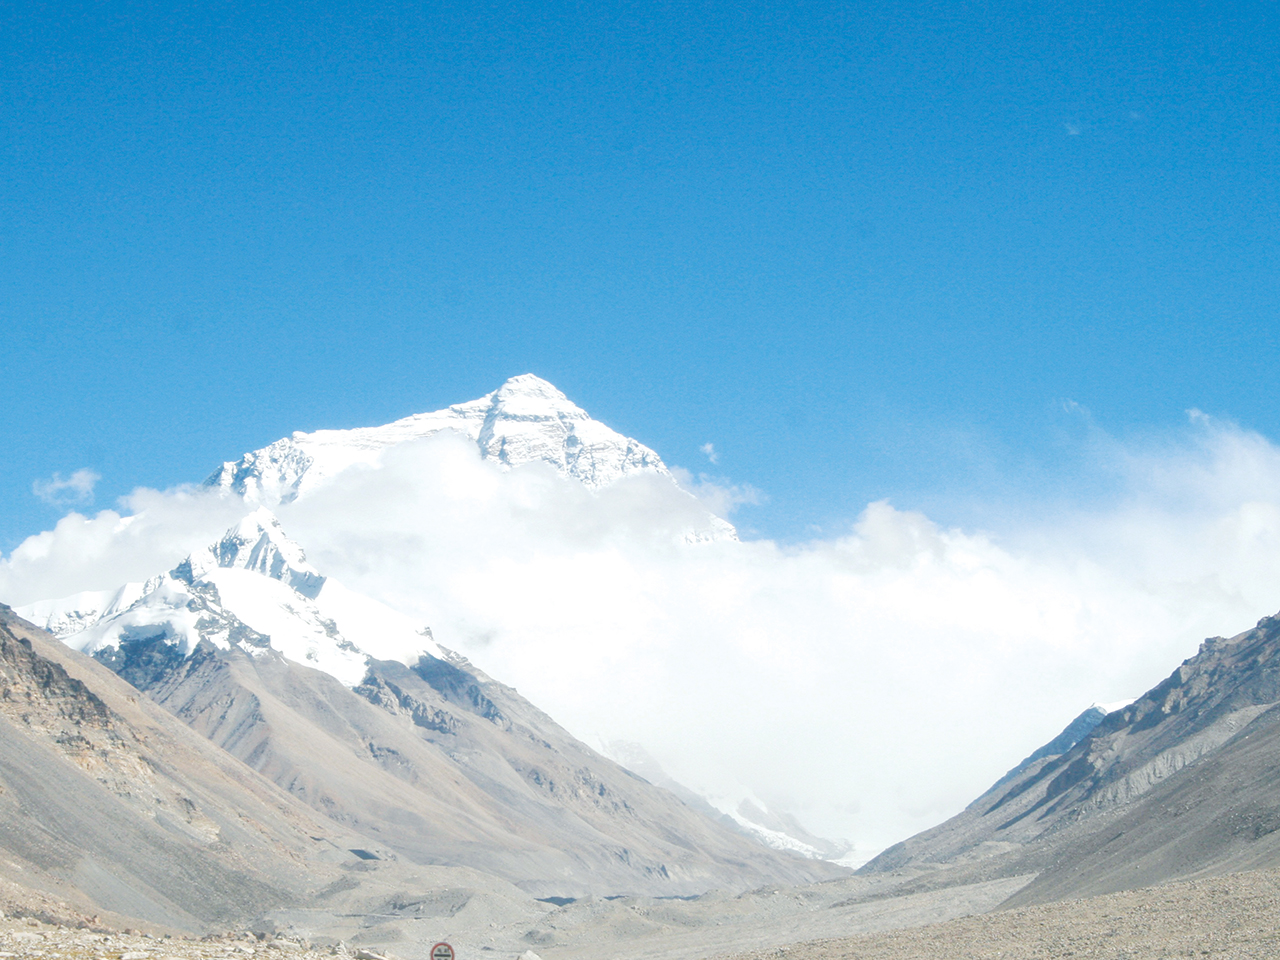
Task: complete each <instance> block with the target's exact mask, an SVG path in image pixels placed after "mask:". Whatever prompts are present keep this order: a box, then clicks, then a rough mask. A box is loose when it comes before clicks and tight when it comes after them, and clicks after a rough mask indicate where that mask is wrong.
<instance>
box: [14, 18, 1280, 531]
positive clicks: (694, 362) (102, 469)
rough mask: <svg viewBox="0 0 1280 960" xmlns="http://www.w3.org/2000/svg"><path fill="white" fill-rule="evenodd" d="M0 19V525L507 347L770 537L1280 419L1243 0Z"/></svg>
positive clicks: (1033, 491) (1269, 256) (1003, 488)
mask: <svg viewBox="0 0 1280 960" xmlns="http://www.w3.org/2000/svg"><path fill="white" fill-rule="evenodd" d="M0 18H3V19H2V21H0V121H2V123H0V217H2V221H3V223H4V224H5V228H4V229H3V230H0V321H2V322H3V328H4V331H5V336H4V341H3V342H4V346H3V349H4V359H5V362H4V365H3V368H2V369H3V376H2V377H0V410H3V413H2V414H0V417H2V418H3V419H2V420H0V424H2V426H0V435H2V436H3V438H4V440H5V443H6V449H7V451H8V453H9V461H8V467H7V468H6V469H5V470H4V471H3V472H2V474H0V503H2V504H3V506H2V507H0V549H4V550H6V551H7V550H9V549H11V548H12V547H13V546H14V545H16V544H17V543H18V542H19V541H20V540H21V539H22V538H23V537H25V536H27V535H28V534H31V533H34V532H35V531H37V530H40V529H43V528H46V527H48V526H49V525H50V524H51V523H52V522H53V521H54V520H55V519H56V517H57V516H58V515H59V513H60V512H61V511H60V509H59V508H57V507H54V506H50V505H47V504H45V503H42V502H41V501H40V500H39V499H38V498H37V497H36V496H35V495H34V494H33V492H32V484H33V483H34V482H35V481H38V480H41V479H47V478H49V477H51V476H52V475H53V474H54V473H55V472H59V473H61V474H62V475H63V476H68V475H70V474H71V473H72V472H73V471H75V470H77V469H81V468H88V469H91V470H93V471H95V472H97V473H98V474H101V477H102V479H101V481H100V482H99V484H98V487H97V491H96V504H97V506H104V505H110V504H111V503H112V502H114V499H115V498H116V497H118V496H119V495H121V494H123V493H126V492H127V491H129V490H130V489H132V488H133V487H135V486H138V485H147V486H153V487H165V486H168V485H171V484H175V483H180V482H185V481H192V480H198V479H201V478H202V477H203V476H205V475H206V474H207V473H208V472H209V471H210V470H211V469H212V468H213V467H214V466H216V465H217V463H219V462H220V461H222V460H223V459H227V458H232V457H235V456H238V455H239V454H240V453H241V452H243V451H245V450H248V449H252V448H255V447H258V446H261V445H263V444H265V443H267V442H269V441H271V440H273V439H276V438H277V437H279V436H282V435H285V434H287V433H288V432H289V431H291V430H294V429H314V428H317V427H343V426H354V425H359V424H371V423H379V422H385V421H387V420H390V419H393V418H395V417H399V416H403V415H406V414H408V413H412V412H416V411H421V410H427V409H435V408H438V407H441V406H444V405H446V404H448V403H451V402H457V401H462V400H467V399H472V398H474V397H476V396H479V395H481V394H483V393H485V392H487V391H489V390H491V389H493V388H494V387H496V386H497V385H498V384H499V383H500V382H501V381H502V380H503V379H505V378H506V377H508V376H511V375H513V374H517V373H523V372H534V373H537V374H539V375H541V376H543V377H546V378H547V379H549V380H551V381H552V382H554V383H556V384H557V385H558V386H559V387H560V388H561V389H562V390H564V391H565V392H566V393H568V394H569V396H570V397H571V398H573V399H574V400H576V401H577V402H578V403H579V404H581V405H582V406H584V407H585V408H586V409H587V410H588V411H590V412H591V413H592V414H593V415H594V416H596V417H597V418H599V419H602V420H604V421H606V422H607V423H609V424H610V425H611V426H613V427H615V428H617V429H619V430H621V431H623V432H624V433H627V434H629V435H632V436H635V437H638V438H639V439H641V440H642V441H644V442H645V443H648V444H649V445H650V446H653V447H655V448H656V449H657V450H658V451H659V452H660V453H661V454H662V455H663V457H664V458H665V459H667V460H668V461H669V462H673V463H676V464H680V465H683V466H685V467H688V468H690V469H693V470H695V471H697V470H700V469H705V470H710V471H711V472H713V473H715V474H717V475H723V476H727V477H728V478H730V479H731V480H732V481H734V482H737V483H747V484H751V485H753V486H755V487H757V488H759V489H760V490H762V491H764V493H765V494H766V495H767V497H768V500H767V502H766V503H764V504H762V505H760V506H754V507H746V508H743V512H742V514H741V515H740V517H739V518H738V519H739V522H740V523H741V525H742V526H743V527H744V528H747V529H750V530H754V531H757V532H758V533H760V534H763V535H768V536H777V537H781V538H784V539H795V538H802V537H805V536H807V535H808V532H809V531H811V530H812V529H813V528H814V526H815V525H816V526H819V527H822V528H823V529H824V530H831V529H833V528H835V527H839V526H840V525H842V524H846V523H848V522H849V521H851V520H852V519H853V518H854V517H855V516H856V515H857V514H858V513H859V512H860V511H861V510H862V509H863V508H864V507H865V505H866V504H867V503H868V501H871V500H875V499H879V498H882V497H888V498H891V499H892V500H893V502H894V503H895V504H897V505H899V506H902V507H920V508H924V509H927V510H928V511H929V512H930V515H931V516H933V517H935V518H936V519H939V520H941V521H944V522H948V521H953V520H954V521H956V522H965V523H981V524H987V525H996V526H998V518H999V517H1000V516H1001V515H1002V512H1004V511H1017V510H1025V509H1027V504H1028V503H1032V504H1037V503H1042V502H1046V501H1053V502H1058V501H1072V500H1081V499H1088V498H1096V497H1104V498H1105V497H1107V496H1112V495H1115V490H1114V489H1113V486H1112V485H1111V480H1110V478H1109V477H1108V476H1107V475H1106V474H1105V472H1102V473H1100V472H1099V471H1098V470H1096V469H1095V468H1094V466H1093V465H1092V464H1091V461H1090V456H1089V450H1090V443H1091V440H1090V437H1091V436H1093V435H1094V433H1095V432H1096V431H1098V430H1101V431H1104V432H1106V433H1107V434H1110V435H1114V436H1117V437H1121V438H1129V439H1131V440H1132V439H1133V438H1137V439H1136V440H1135V441H1134V442H1139V443H1143V442H1159V441H1160V438H1166V439H1167V438H1169V437H1173V438H1175V440H1176V438H1177V437H1178V436H1179V435H1180V431H1183V430H1184V429H1185V427H1184V424H1185V422H1186V411H1187V410H1188V409H1190V408H1196V409H1201V410H1204V411H1206V412H1208V413H1210V414H1212V415H1214V416H1216V417H1220V418H1225V419H1229V420H1234V421H1236V422H1238V423H1240V424H1242V425H1243V426H1245V427H1247V428H1251V429H1256V430H1258V431H1260V432H1262V433H1263V434H1264V435H1266V436H1269V437H1277V436H1280V414H1278V413H1277V406H1276V403H1275V388H1274V382H1275V371H1276V369H1277V368H1278V366H1280V365H1278V363H1277V361H1278V360H1280V356H1278V353H1280V351H1278V350H1277V345H1276V339H1277V338H1276V334H1275V331H1276V328H1277V318H1276V303H1277V293H1278V290H1277V272H1276V269H1275V251H1276V249H1277V246H1276V240H1277V229H1278V228H1277V225H1278V224H1280V218H1278V217H1277V213H1278V212H1280V210H1278V209H1277V208H1278V203H1277V183H1278V182H1280V181H1278V180H1277V176H1276V173H1277V170H1276V166H1277V160H1276V157H1277V151H1276V140H1277V133H1278V132H1280V123H1278V122H1277V121H1278V120H1280V117H1278V113H1280V96H1277V93H1278V92H1280V91H1278V90H1277V71H1278V70H1280V55H1278V54H1280V51H1277V49H1276V46H1277V45H1276V36H1277V32H1276V29H1275V27H1276V23H1275V13H1274V10H1273V8H1271V7H1269V6H1264V5H1261V4H1244V5H1228V4H1214V5H1211V6H1208V5H1191V4H1178V3H1173V4H1170V3H1160V4H1148V5H1141V4H1120V5H1117V4H1103V3H1072V2H1068V3H1061V4H1054V5H1052V7H1051V8H1045V7H1044V6H1043V5H1030V4H1027V5H1015V4H1006V5H995V4H979V3H968V4H965V3H957V4H951V5H947V6H946V7H943V6H942V5H938V4H922V5H910V4H896V5H893V6H892V7H885V6H884V5H871V4H846V5H832V4H812V5H807V6H803V7H800V6H797V5H795V4H734V5H729V4H680V5H674V4H673V5H661V4H652V3H650V4H643V5H641V4H635V5H629V4H620V3H600V4H595V5H585V4H563V3H539V4H528V5H516V4H501V5H484V4H479V3H477V4H467V5H447V4H440V5H422V4H415V5H404V6H396V5H394V4H380V5H376V6H375V5H371V4H361V5H352V6H345V7H344V6H339V5H327V6H321V5H315V6H313V7H312V8H310V9H309V10H307V11H298V10H296V9H286V8H283V7H275V6H272V5H268V4H260V5H255V6H252V7H250V6H249V5H231V4H218V3H213V4H206V5H203V6H200V7H197V6H182V7H178V6H161V5H145V4H106V5H103V4H98V5H92V6H89V5H84V6H76V5H56V6H43V5H35V4H12V5H9V6H7V7H6V8H5V10H4V12H3V13H0ZM1066 401H1071V403H1066ZM1072 404H1076V405H1078V407H1077V406H1073V405H1072ZM1151 438H1156V439H1155V441H1152V439H1151ZM707 442H711V443H714V444H715V447H716V448H717V450H718V451H720V461H719V463H718V464H717V465H715V466H714V467H713V466H712V465H711V464H709V463H708V462H707V461H706V459H705V458H704V457H703V455H702V454H701V453H700V451H699V448H700V447H701V446H702V445H703V444H705V443H707ZM82 509H83V508H82Z"/></svg>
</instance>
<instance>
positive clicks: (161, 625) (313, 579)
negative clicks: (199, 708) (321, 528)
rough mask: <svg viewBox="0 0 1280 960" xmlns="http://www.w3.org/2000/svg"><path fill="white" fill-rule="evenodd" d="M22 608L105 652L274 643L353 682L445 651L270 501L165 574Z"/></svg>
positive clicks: (186, 652)
mask: <svg viewBox="0 0 1280 960" xmlns="http://www.w3.org/2000/svg"><path fill="white" fill-rule="evenodd" d="M18 613H19V614H20V615H21V616H23V617H26V618H27V619H28V620H31V621H32V622H34V623H36V624H37V625H39V626H42V627H44V628H45V629H46V630H49V631H50V632H51V633H53V634H55V635H56V636H57V637H59V638H60V639H61V640H63V641H64V642H65V643H66V644H67V645H68V646H71V647H73V648H75V649H77V650H80V651H82V652H83V653H88V654H91V655H93V656H97V657H99V658H100V659H107V660H111V659H112V658H116V657H119V656H121V655H122V652H127V650H128V649H130V648H131V647H133V646H135V645H139V646H140V647H148V648H151V649H154V650H158V651H163V650H168V651H169V652H170V655H177V656H190V655H191V654H192V653H194V652H195V650H196V648H197V647H198V646H199V644H200V642H201V641H206V642H208V643H211V644H213V645H214V646H215V647H218V648H220V649H223V650H226V649H229V648H231V647H233V646H234V647H240V648H241V649H243V650H245V651H246V652H248V653H250V654H252V655H254V656H261V655H264V654H267V653H269V652H270V651H272V650H274V651H275V652H276V653H278V654H279V655H281V656H283V657H285V658H287V659H289V660H293V661H295V662H298V663H304V664H306V665H308V666H311V667H315V668H316V669H319V670H323V671H325V672H326V673H329V674H332V675H333V676H335V677H337V678H338V679H339V680H341V681H342V682H343V683H345V684H346V685H347V686H355V685H357V684H359V683H360V682H361V680H363V679H364V676H365V674H366V673H367V670H368V664H369V659H370V658H374V659H378V660H395V661H399V662H401V663H405V664H412V663H416V662H417V660H418V658H419V657H421V656H422V655H423V654H424V653H425V654H429V655H430V656H433V657H438V658H442V657H445V656H447V654H446V652H445V651H444V650H443V648H441V647H439V646H438V645H437V644H436V643H435V641H434V640H432V639H431V636H430V631H429V630H427V631H424V630H423V629H421V628H420V625H418V624H415V623H414V622H412V621H411V620H409V618H407V617H405V616H403V615H401V614H399V613H396V612H395V611H394V610H392V609H390V608H389V607H387V606H385V605H383V604H381V603H379V602H377V601H376V600H373V599H370V598H369V597H365V596H362V595H360V594H357V593H354V592H353V591H351V590H348V589H347V588H346V587H344V586H343V585H342V584H340V583H338V582H337V581H335V580H332V579H329V578H326V577H324V576H322V575H321V574H320V573H319V572H318V571H317V570H316V569H315V568H314V567H312V566H311V565H310V564H309V563H307V561H306V557H305V555H304V553H303V551H302V548H301V547H300V546H299V545H298V544H296V543H294V542H293V541H292V540H290V539H289V538H288V537H287V536H286V535H285V533H284V530H283V529H282V528H281V526H280V522H279V521H278V520H277V519H276V517H275V516H274V515H273V514H272V513H271V512H270V511H268V510H266V509H265V508H259V509H257V510H255V511H254V512H253V513H251V514H249V515H248V516H246V517H245V518H244V519H243V520H241V521H240V522H239V523H238V524H236V525H235V526H234V527H232V528H231V529H230V530H228V531H227V532H226V534H225V535H224V536H223V537H222V538H221V539H220V540H219V541H218V542H217V543H214V544H212V545H210V546H209V547H207V548H205V549H204V550H200V551H197V552H196V553H194V554H192V555H191V556H188V557H187V558H186V559H184V560H183V561H182V562H181V563H179V564H178V565H177V566H176V567H174V568H173V569H172V570H171V571H169V572H168V573H164V574H160V575H158V576H155V577H152V578H151V579H150V580H147V581H146V582H144V583H129V584H125V585H124V586H122V587H119V588H118V589H116V590H114V591H100V592H92V593H82V594H76V595H75V596H72V597H66V598H64V599H61V600H46V601H41V602H39V603H34V604H30V605H28V606H26V607H22V608H19V610H18ZM160 644H162V645H163V646H157V645H160Z"/></svg>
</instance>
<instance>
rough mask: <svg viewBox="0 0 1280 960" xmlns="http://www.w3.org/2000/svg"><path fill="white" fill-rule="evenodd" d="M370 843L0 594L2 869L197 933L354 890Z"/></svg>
mask: <svg viewBox="0 0 1280 960" xmlns="http://www.w3.org/2000/svg"><path fill="white" fill-rule="evenodd" d="M362 842H363V841H362V839H361V838H359V837H358V836H357V835H356V834H354V833H353V832H352V831H350V830H348V829H346V828H345V827H343V826H342V825H341V824H338V823H336V822H334V821H332V820H329V819H327V818H325V817H322V816H319V815H317V814H315V813H314V812H313V811H312V810H311V809H310V808H308V807H307V806H306V805H304V804H302V803H300V802H298V801H297V800H296V799H294V798H293V797H291V796H289V794H288V793H286V792H285V791H283V790H281V789H279V788H278V787H276V786H275V785H274V784H272V783H270V782H268V781H267V780H265V779H264V778H262V777H261V776H259V775H258V774H257V773H255V772H254V771H252V770H251V769H249V768H248V767H247V766H245V765H244V764H242V763H240V762H239V761H237V760H236V759H235V758H233V757H231V756H230V755H228V754H227V753H225V752H224V751H222V750H219V749H217V748H216V747H215V746H214V745H213V744H211V743H209V742H208V741H207V740H205V739H204V738H202V737H200V736H198V735H197V734H195V733H194V732H193V731H192V730H190V729H189V728H188V727H187V726H186V725H185V724H183V723H181V722H179V721H178V720H177V719H176V718H174V717H172V716H171V715H169V714H168V713H167V712H166V711H165V710H163V709H161V708H160V707H158V706H157V705H155V704H153V703H151V702H150V701H149V700H148V699H147V698H146V697H139V695H138V692H137V691H136V690H135V689H134V688H133V687H132V686H130V685H129V684H127V683H125V682H124V681H123V680H122V679H120V678H119V677H118V676H116V675H115V674H114V673H112V672H111V671H110V670H108V669H106V668H105V667H103V666H102V665H101V664H99V663H96V662H94V661H93V660H91V659H89V658H87V657H84V656H83V655H81V654H79V653H77V652H76V651H73V650H70V649H68V648H67V647H66V646H64V645H63V644H61V643H59V642H58V641H57V640H55V639H54V638H53V637H51V636H49V635H48V634H46V633H44V632H43V631H40V630H37V629H36V628H35V627H34V626H32V625H31V624H29V623H27V622H26V621H24V620H22V619H21V618H20V617H17V616H16V615H15V614H14V613H13V612H12V611H11V610H10V609H9V608H8V607H4V606H0V877H3V878H4V879H5V880H7V881H10V882H14V883H16V884H18V885H20V887H21V888H27V889H30V890H32V891H35V893H36V894H37V895H39V896H41V897H45V898H48V897H52V898H56V899H57V900H60V901H62V902H64V903H67V904H69V905H70V906H71V908H73V909H74V910H78V911H79V912H80V913H81V914H82V915H84V916H100V917H101V918H102V919H103V921H104V922H107V923H113V924H115V925H117V926H119V925H122V924H125V923H131V924H137V923H150V924H154V925H157V926H159V927H160V928H163V929H174V930H182V931H188V932H199V931H203V930H205V929H210V928H213V929H223V928H227V927H229V926H243V925H244V924H246V923H251V922H254V921H255V920H259V919H261V918H262V917H263V916H264V915H265V914H267V913H269V912H270V911H272V910H276V909H285V908H291V907H294V906H296V905H298V904H301V903H314V902H324V901H325V899H326V896H325V891H326V889H328V890H329V891H330V895H329V897H328V899H329V901H330V904H331V905H332V904H333V902H334V897H337V900H338V901H341V900H342V899H343V898H344V897H351V896H358V895H359V891H360V890H361V889H363V887H364V877H365V873H364V872H363V870H362V865H363V861H362V860H361V858H360V857H359V855H358V854H356V853H355V852H353V848H355V849H359V848H360V845H361V843H362ZM9 892H10V893H11V892H12V891H11V890H10V891H9ZM339 909H341V907H340V908H339Z"/></svg>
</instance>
